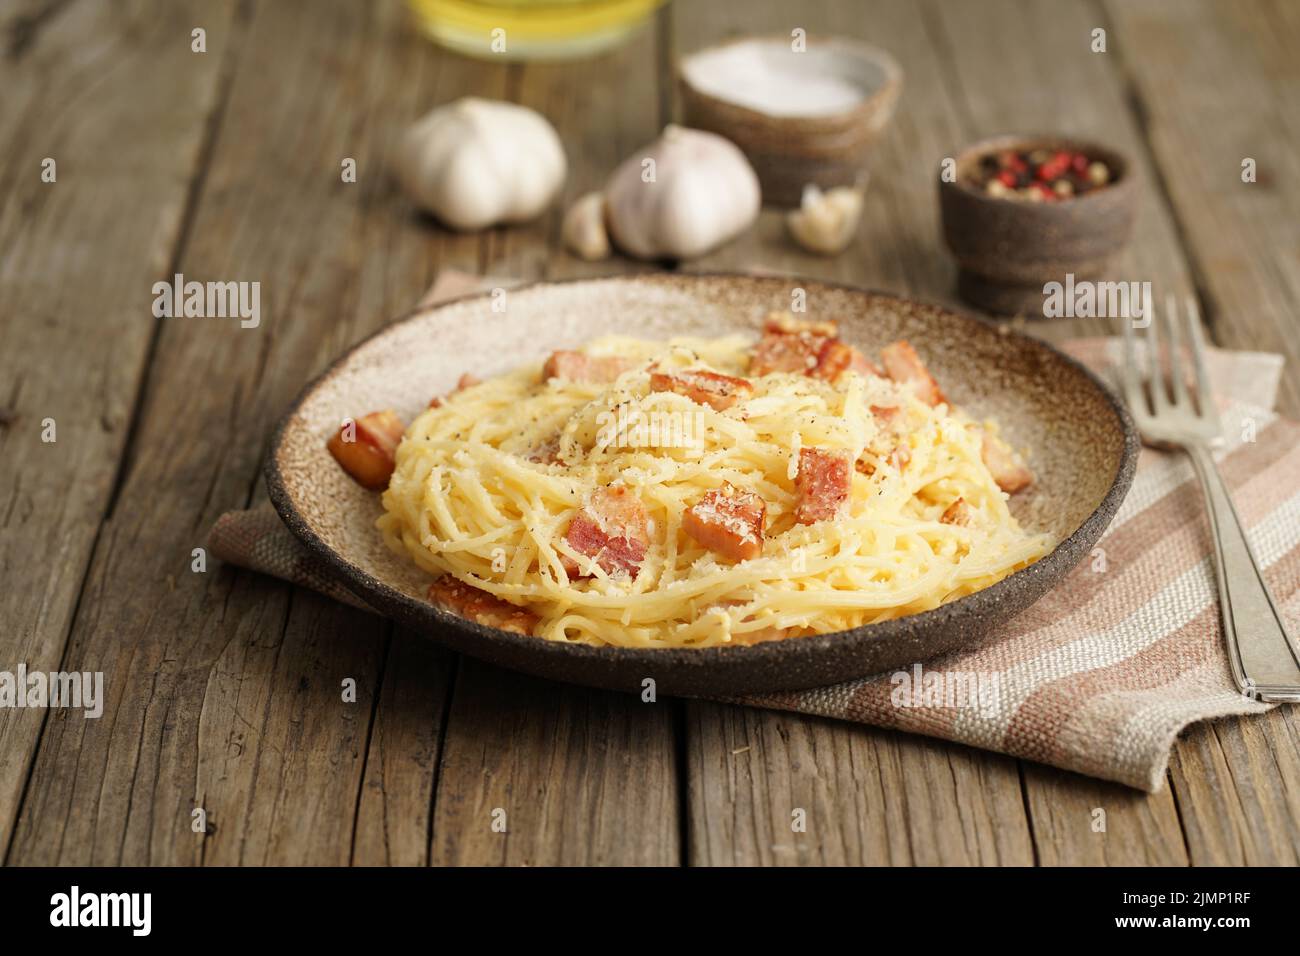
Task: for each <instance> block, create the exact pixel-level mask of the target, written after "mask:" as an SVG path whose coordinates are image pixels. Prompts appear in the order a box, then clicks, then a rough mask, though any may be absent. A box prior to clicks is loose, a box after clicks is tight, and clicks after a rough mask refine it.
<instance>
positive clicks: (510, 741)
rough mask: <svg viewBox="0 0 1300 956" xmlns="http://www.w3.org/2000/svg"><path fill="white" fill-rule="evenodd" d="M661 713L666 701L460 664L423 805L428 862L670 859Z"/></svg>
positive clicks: (668, 758)
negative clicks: (430, 794)
mask: <svg viewBox="0 0 1300 956" xmlns="http://www.w3.org/2000/svg"><path fill="white" fill-rule="evenodd" d="M673 711H674V705H673V703H672V702H670V701H666V700H660V701H658V702H657V703H642V702H641V700H640V699H639V698H637V697H635V696H633V695H629V694H612V693H608V692H606V691H597V690H589V689H586V688H580V687H570V686H567V685H562V684H554V683H551V682H548V681H542V680H538V679H536V678H532V677H525V676H523V675H521V674H514V673H510V672H508V671H502V670H500V669H498V668H495V667H489V666H488V665H485V664H481V663H479V662H478V661H474V660H471V659H469V658H462V659H461V662H460V673H459V674H458V676H457V682H456V694H455V697H454V699H453V701H452V709H451V713H450V715H449V716H448V726H447V736H446V740H445V741H444V745H443V763H442V769H441V773H440V776H439V782H438V799H437V802H436V803H435V804H434V822H433V861H434V862H435V863H438V864H440V865H441V864H455V865H466V864H470V865H488V864H500V865H512V866H514V865H523V866H542V865H551V866H570V865H576V864H609V865H623V866H631V865H642V864H654V865H670V864H672V863H674V862H676V860H677V859H678V857H679V855H680V854H679V847H678V842H679V839H680V837H679V834H680V828H679V822H678V821H679V811H678V806H677V772H676V762H675V743H674V737H673V732H672V723H673ZM494 824H495V826H494ZM502 826H504V830H502V829H500V828H501V827H502Z"/></svg>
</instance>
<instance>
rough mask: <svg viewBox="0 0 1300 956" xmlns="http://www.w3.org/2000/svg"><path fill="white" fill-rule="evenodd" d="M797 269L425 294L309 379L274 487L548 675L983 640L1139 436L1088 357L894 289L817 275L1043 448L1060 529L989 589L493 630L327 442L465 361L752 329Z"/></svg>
mask: <svg viewBox="0 0 1300 956" xmlns="http://www.w3.org/2000/svg"><path fill="white" fill-rule="evenodd" d="M791 284H792V280H789V279H782V278H773V277H757V276H738V275H701V276H693V275H692V276H688V275H671V274H659V275H649V276H627V277H619V278H610V279H595V280H583V281H575V282H558V283H540V284H537V285H533V286H529V287H526V288H524V289H520V290H517V291H511V292H510V293H509V305H508V308H507V309H506V310H505V311H504V312H498V311H494V310H493V307H492V300H491V298H490V297H489V296H487V295H477V296H472V297H469V298H465V299H460V300H457V301H455V302H451V303H447V304H445V305H441V306H437V307H432V308H423V309H418V310H416V311H415V312H413V313H412V314H411V315H409V316H407V317H406V318H404V319H402V320H400V321H398V322H396V323H395V324H393V325H390V326H389V327H387V328H385V329H384V330H382V331H381V332H379V333H377V334H376V335H374V336H372V337H371V338H369V339H367V340H366V341H364V342H362V343H361V344H360V345H357V346H356V347H355V348H353V349H352V350H351V351H349V352H348V353H347V354H345V355H344V356H343V357H342V358H340V359H339V360H338V361H337V362H335V363H334V364H333V365H332V366H331V367H330V368H329V369H328V370H327V371H326V372H325V373H324V374H323V375H322V376H321V377H320V378H318V379H317V380H316V381H315V382H313V383H311V384H310V385H309V386H307V388H306V390H305V391H304V392H303V393H302V395H301V396H299V398H298V400H297V401H296V402H295V403H294V406H293V408H291V409H290V410H289V413H288V414H287V415H286V416H285V418H284V419H283V421H282V422H281V423H280V426H279V428H278V430H277V431H276V434H275V437H274V439H273V442H272V448H271V457H270V460H269V461H268V463H267V470H266V473H267V484H268V486H269V488H270V493H271V500H272V501H273V502H274V503H275V507H276V509H277V510H278V511H279V513H280V515H281V517H282V518H283V519H284V521H285V523H286V524H287V525H288V526H289V528H290V529H292V531H293V532H294V533H295V534H296V535H297V536H298V537H299V538H300V539H301V540H302V541H303V543H304V544H305V545H306V546H307V547H308V548H309V549H310V550H311V551H312V552H313V553H314V554H315V555H316V556H318V557H319V558H320V559H321V560H322V561H323V562H324V563H325V564H326V565H327V566H328V567H330V568H332V569H333V570H334V571H335V572H336V573H337V574H338V575H339V577H340V578H341V579H342V581H343V582H344V583H345V584H346V585H347V586H348V587H350V588H351V589H352V590H353V591H355V592H356V593H357V594H358V595H359V596H360V597H362V598H363V599H364V600H366V601H367V602H368V603H369V604H370V605H371V606H372V607H375V608H377V609H378V610H380V611H382V612H383V613H384V614H387V615H389V616H390V617H393V618H395V619H396V620H398V621H400V622H402V623H403V624H406V625H409V626H410V627H412V628H414V629H417V630H419V631H422V632H424V633H426V634H428V635H429V637H431V638H432V639H434V640H436V641H438V642H439V643H442V644H445V645H447V646H448V647H451V648H453V649H455V650H457V651H461V652H463V653H465V654H469V655H472V656H474V657H480V658H483V659H484V660H487V661H491V662H492V663H495V664H500V665H502V666H504V667H510V668H513V669H515V670H520V671H526V672H528V673H531V674H537V675H540V676H543V677H550V678H555V679H557V680H566V681H572V682H575V683H579V684H589V685H593V686H597V687H608V688H614V689H619V690H626V691H633V692H639V691H640V689H641V681H642V680H643V679H645V678H647V677H652V678H654V679H655V681H656V682H657V685H658V689H659V691H660V692H661V693H665V694H679V695H720V694H737V693H744V692H758V691H777V690H788V689H794V688H804V687H815V686H822V685H826V684H832V683H836V682H838V681H844V680H849V679H851V678H854V677H861V676H864V675H867V674H873V673H878V672H880V671H882V670H886V669H889V668H895V667H899V666H903V665H910V664H911V663H912V662H914V661H919V660H924V659H926V658H929V657H932V656H934V655H936V654H940V653H943V652H944V651H949V650H952V649H953V648H956V647H960V646H962V645H964V644H968V643H970V642H972V641H975V640H978V639H979V638H980V637H982V636H983V635H985V634H987V633H988V632H989V631H990V630H992V629H994V628H996V627H999V626H1000V625H1002V624H1003V623H1004V622H1006V621H1007V620H1008V619H1009V618H1010V617H1011V616H1012V615H1014V614H1016V613H1017V612H1018V611H1020V610H1022V609H1023V608H1025V607H1027V606H1028V605H1029V604H1031V603H1032V602H1033V601H1035V600H1036V599H1037V598H1039V597H1040V596H1041V595H1042V594H1044V593H1045V592H1046V591H1047V589H1048V588H1050V587H1052V586H1053V585H1055V584H1057V583H1059V582H1060V581H1061V579H1062V578H1063V577H1064V576H1065V575H1066V573H1067V572H1068V571H1069V570H1070V569H1071V568H1072V567H1073V566H1074V565H1075V564H1076V563H1077V562H1078V561H1079V560H1080V559H1081V558H1082V557H1084V556H1085V555H1087V554H1088V553H1089V552H1090V551H1091V550H1092V547H1093V545H1094V544H1095V543H1096V541H1097V538H1098V537H1099V536H1100V535H1101V532H1102V530H1103V529H1104V528H1105V527H1106V525H1107V524H1108V523H1109V521H1110V520H1111V518H1112V517H1113V516H1114V514H1115V510H1116V509H1117V508H1118V507H1119V503H1120V501H1121V499H1122V498H1123V497H1124V494H1125V492H1126V491H1127V490H1128V487H1129V483H1130V482H1131V480H1132V477H1133V469H1134V465H1135V463H1136V460H1137V450H1138V441H1137V436H1136V433H1135V432H1134V429H1133V425H1132V422H1131V421H1130V420H1129V417H1128V415H1127V413H1126V412H1125V411H1124V410H1123V408H1122V407H1121V405H1120V404H1119V403H1118V402H1117V401H1116V400H1115V398H1114V397H1113V396H1112V395H1111V394H1110V392H1108V391H1107V390H1106V388H1105V387H1104V386H1102V385H1101V383H1100V382H1099V381H1098V380H1097V379H1096V378H1095V377H1094V376H1093V375H1092V374H1091V373H1090V372H1088V371H1087V370H1086V369H1084V368H1083V367H1082V366H1081V365H1079V364H1078V363H1077V362H1075V361H1074V360H1072V359H1070V358H1068V357H1066V356H1064V355H1062V354H1061V353H1059V352H1057V351H1055V350H1053V349H1052V348H1050V347H1049V346H1047V345H1045V344H1043V343H1041V342H1039V341H1037V340H1034V339H1032V338H1029V337H1028V336H1024V335H1020V334H1018V333H1014V332H1003V331H1000V330H999V329H997V328H996V327H995V326H993V325H991V324H989V323H986V322H984V321H983V320H980V319H975V318H971V317H969V316H965V315H961V314H958V313H954V312H950V311H948V310H945V309H942V308H939V307H937V306H931V305H923V304H921V303H918V302H914V301H910V300H907V299H901V298H898V297H895V296H892V295H884V294H881V293H875V292H864V291H861V290H859V289H852V288H847V287H842V286H833V285H829V284H825V283H821V282H814V281H812V280H798V284H799V285H800V286H801V287H802V288H804V289H805V290H807V294H808V302H809V303H810V310H811V314H812V317H813V318H816V317H819V316H824V317H834V318H835V319H837V320H838V321H839V323H840V328H841V332H842V334H843V336H844V337H845V339H847V340H848V341H850V342H852V343H854V344H856V345H858V346H861V347H863V348H866V349H869V350H871V351H875V350H877V349H879V348H880V347H881V346H882V345H885V344H887V343H889V342H892V341H894V340H896V339H899V338H907V339H909V340H910V341H911V342H912V343H913V344H914V345H915V346H916V348H917V349H918V350H919V351H920V353H921V354H922V356H923V357H924V359H925V361H926V363H927V364H928V365H929V366H930V368H931V369H933V370H934V373H935V375H936V376H937V378H938V379H939V381H940V382H941V383H942V384H943V387H944V390H945V391H946V392H947V393H948V395H949V396H951V397H952V399H953V400H954V401H955V402H956V403H957V404H959V405H961V406H962V407H964V408H966V409H967V410H969V411H970V412H971V413H972V414H973V415H974V416H975V417H977V418H981V417H984V416H989V415H991V416H994V417H996V418H997V419H998V421H999V422H1000V423H1001V425H1002V428H1003V433H1004V435H1005V436H1006V437H1007V438H1008V439H1009V440H1010V441H1011V443H1012V444H1013V445H1016V446H1024V447H1028V448H1030V449H1031V450H1032V456H1031V459H1030V464H1031V465H1032V467H1033V468H1034V470H1035V472H1036V473H1037V476H1038V481H1037V482H1036V483H1035V485H1034V487H1033V488H1032V489H1031V490H1030V491H1028V492H1024V493H1021V494H1019V495H1016V496H1015V498H1013V499H1012V502H1013V511H1014V512H1015V514H1016V516H1017V518H1019V520H1020V521H1021V523H1022V525H1023V526H1025V527H1026V528H1028V529H1031V530H1035V531H1039V530H1044V531H1050V532H1051V533H1053V534H1054V535H1055V536H1056V537H1057V538H1058V540H1059V543H1058V544H1057V546H1056V547H1055V548H1054V549H1053V550H1052V551H1051V552H1050V553H1049V554H1047V555H1045V556H1044V557H1043V558H1041V559H1040V560H1039V561H1037V562H1036V563H1034V564H1032V565H1030V566H1029V567H1028V568H1025V569H1023V570H1021V571H1017V572H1015V573H1014V574H1012V575H1010V576H1009V577H1007V578H1005V579H1003V580H1002V581H1000V582H998V583H997V584H995V585H993V586H992V587H989V588H986V589H985V590H983V591H978V592H976V593H974V594H971V595H969V596H967V597H963V598H960V599H959V600H956V601H953V602H951V603H949V604H945V605H943V606H941V607H939V608H937V609H935V610H932V611H926V612H924V613H921V614H914V615H911V616H909V617H903V618H898V619H896V620H892V621H885V622H883V623H880V624H870V625H866V626H864V627H859V628H856V629H855V630H852V631H844V632H841V633H837V634H822V635H817V636H814V637H801V638H795V639H790V640H785V641H771V642H767V643H763V644H756V645H753V646H748V647H711V648H680V649H669V650H664V649H656V648H648V649H630V648H614V647H592V646H588V645H583V644H567V643H562V642H554V641H547V640H543V639H541V638H536V637H525V636H522V635H519V634H511V633H508V632H505V631H499V630H496V629H494V628H490V627H484V626H483V625H480V624H476V623H473V622H471V621H468V620H465V619H463V618H460V617H457V616H455V615H454V614H451V613H449V612H447V611H444V610H442V609H441V608H438V607H435V606H434V605H432V604H430V603H429V602H428V601H427V600H426V599H425V592H426V591H427V589H428V586H429V583H430V580H431V579H430V577H429V576H428V575H427V574H426V573H425V572H423V571H421V570H419V569H418V568H417V567H416V566H415V564H414V563H413V562H411V561H410V559H409V558H407V557H406V556H403V555H397V554H394V553H393V552H391V551H390V550H389V549H388V548H387V547H386V546H385V544H384V541H383V539H382V536H381V535H380V533H379V531H378V530H377V529H376V528H375V519H377V518H378V517H379V515H380V514H381V513H382V507H381V505H380V503H379V496H378V495H377V494H374V493H371V492H367V491H365V490H364V489H362V488H361V487H360V486H359V485H357V484H356V483H355V482H353V481H352V479H351V478H349V477H348V476H347V475H346V474H344V472H343V470H342V469H341V468H339V467H338V465H337V464H336V463H335V462H334V460H333V459H332V458H331V457H330V455H329V452H327V451H326V449H325V441H326V439H327V437H328V436H329V435H330V434H332V433H333V432H334V431H335V430H336V429H337V428H338V426H339V422H340V421H342V420H343V419H344V418H345V417H347V416H353V415H356V414H358V413H359V412H366V411H370V410H373V409H382V408H393V409H395V410H396V411H397V412H398V413H399V414H401V415H402V416H403V417H404V419H405V420H407V421H410V420H411V419H412V418H413V417H414V416H415V415H416V414H418V413H419V412H420V411H422V410H423V409H424V408H425V406H426V405H427V403H428V401H429V396H430V395H435V394H439V393H443V392H446V391H448V390H450V389H451V388H452V387H453V386H454V385H455V383H456V380H457V378H458V377H459V376H460V375H461V373H463V372H473V373H475V374H477V375H480V376H489V375H495V374H499V373H501V372H505V371H507V370H508V369H510V368H513V367H516V366H518V365H520V364H521V363H525V362H529V361H540V360H541V359H542V358H543V357H544V356H546V355H547V354H548V353H549V352H551V351H552V350H554V349H557V348H574V347H577V346H580V345H582V344H584V343H585V342H587V341H589V340H591V339H592V338H594V337H596V336H599V335H604V334H608V333H612V332H623V333H627V334H636V335H638V336H641V337H644V338H653V339H666V338H669V337H671V336H673V335H688V334H689V335H723V334H726V333H730V332H735V331H740V330H743V331H749V332H753V333H754V335H755V337H757V334H758V331H759V329H760V327H761V325H762V321H763V317H764V316H765V315H766V314H767V313H768V312H770V311H772V310H774V309H785V308H788V306H789V302H790V287H791Z"/></svg>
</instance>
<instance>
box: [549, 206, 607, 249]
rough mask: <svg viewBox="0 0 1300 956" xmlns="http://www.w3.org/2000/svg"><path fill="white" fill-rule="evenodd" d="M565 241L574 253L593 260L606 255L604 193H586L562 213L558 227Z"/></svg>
mask: <svg viewBox="0 0 1300 956" xmlns="http://www.w3.org/2000/svg"><path fill="white" fill-rule="evenodd" d="M560 236H561V238H562V239H564V244H565V245H566V246H568V247H569V249H570V251H572V252H573V254H574V255H576V256H579V257H580V258H583V259H586V260H587V261H588V262H593V261H595V260H596V259H606V258H608V257H609V233H608V232H606V231H605V196H604V194H603V193H587V194H586V195H585V196H583V197H582V198H581V199H579V200H578V201H577V202H575V203H574V204H573V205H572V206H570V207H569V211H568V212H567V213H565V214H564V225H563V227H562V228H561V230H560Z"/></svg>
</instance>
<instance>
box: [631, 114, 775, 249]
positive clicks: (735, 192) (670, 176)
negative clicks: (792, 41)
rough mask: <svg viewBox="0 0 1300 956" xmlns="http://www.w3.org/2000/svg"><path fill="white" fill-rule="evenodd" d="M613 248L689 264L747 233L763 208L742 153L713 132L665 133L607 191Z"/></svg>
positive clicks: (668, 129)
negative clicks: (692, 260)
mask: <svg viewBox="0 0 1300 956" xmlns="http://www.w3.org/2000/svg"><path fill="white" fill-rule="evenodd" d="M605 200H606V220H607V225H608V228H609V234H610V237H611V238H612V239H613V241H614V244H615V245H617V246H618V247H619V248H620V249H621V250H623V251H624V252H626V253H628V254H629V255H632V256H636V257H638V258H641V259H663V258H672V259H689V258H693V257H695V256H699V255H702V254H703V253H705V252H708V251H709V250H711V249H714V248H716V247H717V246H719V245H721V244H722V243H724V242H727V241H728V240H730V239H732V238H734V237H735V236H737V235H739V234H740V233H741V232H743V231H744V230H745V229H747V228H748V227H749V226H750V224H751V223H753V221H754V219H755V218H756V217H757V216H758V210H759V206H760V205H761V202H762V196H761V194H760V190H759V185H758V177H757V176H756V175H755V174H754V170H753V167H751V166H750V165H749V161H748V160H747V159H746V158H745V155H744V153H742V152H741V151H740V149H739V148H738V147H737V146H736V145H735V144H734V143H732V142H731V141H729V140H726V139H723V138H722V137H721V136H718V135H716V134H714V133H706V132H704V131H702V130H694V129H687V128H685V127H680V126H673V125H670V126H667V127H665V129H664V131H663V134H662V135H661V136H660V137H659V139H658V140H656V141H655V142H653V143H651V144H650V145H648V146H647V147H645V149H643V150H640V151H639V152H637V153H634V154H633V155H631V156H629V157H628V158H627V159H625V160H624V161H623V162H622V163H621V164H620V165H619V166H618V168H617V169H615V170H614V172H613V174H612V175H611V176H610V178H609V182H608V183H607V184H606V186H605Z"/></svg>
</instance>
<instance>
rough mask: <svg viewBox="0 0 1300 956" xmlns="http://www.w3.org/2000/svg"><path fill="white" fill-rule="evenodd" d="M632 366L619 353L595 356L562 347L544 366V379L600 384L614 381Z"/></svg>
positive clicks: (553, 353) (552, 354)
mask: <svg viewBox="0 0 1300 956" xmlns="http://www.w3.org/2000/svg"><path fill="white" fill-rule="evenodd" d="M631 367H632V363H631V362H630V361H628V360H627V359H625V358H620V357H619V356H617V355H608V356H594V355H586V354H584V353H582V352H573V351H568V350H565V349H561V350H560V351H558V352H552V353H551V357H550V358H548V359H547V360H546V364H545V365H544V366H542V381H543V382H545V381H547V380H548V379H552V378H562V379H567V380H568V381H570V382H582V383H584V384H589V385H600V384H604V383H608V382H612V381H614V380H615V379H616V378H618V377H619V376H620V375H622V374H623V373H624V372H626V371H627V370H628V369H629V368H631Z"/></svg>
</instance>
